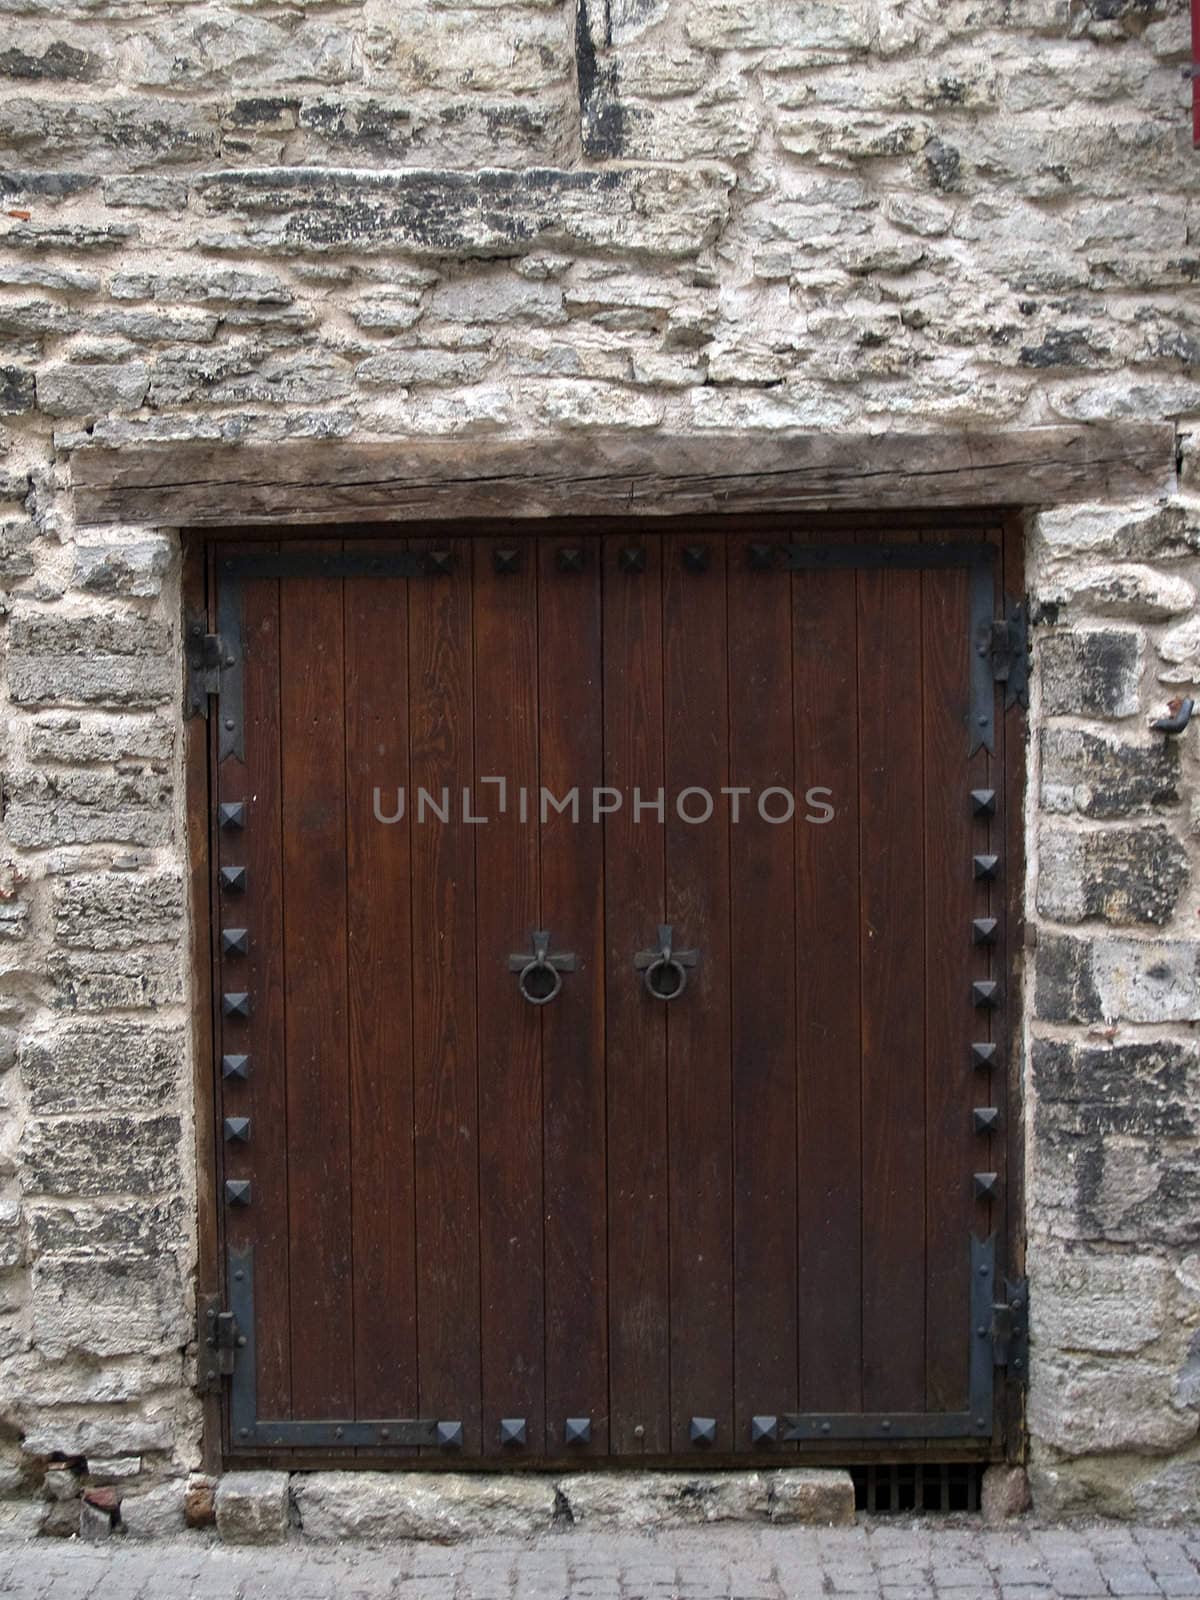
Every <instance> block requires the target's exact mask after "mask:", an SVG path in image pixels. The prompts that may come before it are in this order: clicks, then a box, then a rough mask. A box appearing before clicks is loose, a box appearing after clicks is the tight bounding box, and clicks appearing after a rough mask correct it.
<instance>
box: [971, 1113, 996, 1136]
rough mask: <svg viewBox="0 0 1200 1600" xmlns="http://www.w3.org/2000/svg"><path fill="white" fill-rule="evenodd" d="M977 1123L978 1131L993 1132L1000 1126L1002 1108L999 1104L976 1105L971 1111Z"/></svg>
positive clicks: (976, 1130)
mask: <svg viewBox="0 0 1200 1600" xmlns="http://www.w3.org/2000/svg"><path fill="white" fill-rule="evenodd" d="M971 1117H972V1120H973V1121H974V1123H975V1132H976V1133H991V1132H992V1130H993V1129H994V1128H998V1127H999V1126H1000V1110H999V1107H998V1106H976V1107H975V1110H974V1111H973V1112H972V1113H971Z"/></svg>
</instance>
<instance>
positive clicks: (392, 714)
mask: <svg viewBox="0 0 1200 1600" xmlns="http://www.w3.org/2000/svg"><path fill="white" fill-rule="evenodd" d="M526 526H528V525H526ZM209 561H210V565H209V585H210V596H211V600H210V606H211V609H210V621H209V624H208V626H209V627H213V625H214V624H215V637H209V638H208V639H207V640H206V641H204V644H205V645H206V646H207V652H208V654H207V658H206V659H207V662H208V665H209V668H210V671H209V676H208V678H207V679H206V680H205V681H204V682H202V684H201V689H200V691H198V697H199V698H203V689H204V688H205V687H207V688H208V689H210V690H217V691H218V692H217V697H216V699H215V700H214V701H213V705H212V712H211V716H210V729H211V759H212V771H213V785H212V793H213V819H212V830H211V844H212V852H211V853H212V922H213V942H214V974H215V976H214V985H213V994H214V1026H215V1029H216V1034H217V1048H216V1052H215V1064H214V1079H215V1085H216V1095H217V1103H218V1115H217V1118H216V1130H217V1134H218V1139H217V1144H218V1147H219V1148H218V1151H217V1163H218V1172H217V1194H218V1199H219V1204H218V1213H219V1226H220V1235H221V1236H220V1254H221V1260H222V1262H223V1265H224V1269H225V1282H224V1284H223V1286H222V1290H223V1293H222V1299H221V1301H220V1306H219V1307H218V1306H217V1305H216V1304H215V1303H214V1305H212V1306H210V1308H209V1309H210V1311H211V1312H212V1318H211V1319H210V1324H211V1329H215V1330H216V1331H215V1332H212V1333H211V1344H210V1348H211V1349H214V1350H220V1353H221V1354H220V1364H221V1368H222V1370H223V1371H224V1373H225V1374H226V1379H227V1382H226V1384H225V1389H226V1392H227V1396H228V1405H227V1407H226V1413H225V1447H226V1450H227V1451H228V1453H230V1454H231V1455H241V1454H243V1453H250V1454H253V1455H255V1456H258V1457H265V1456H273V1457H278V1456H286V1455H288V1454H289V1453H297V1454H301V1455H311V1454H312V1453H314V1452H315V1453H317V1454H321V1455H324V1456H326V1457H327V1456H329V1455H331V1454H332V1455H336V1456H339V1457H340V1456H346V1457H350V1456H353V1455H354V1454H355V1453H361V1454H363V1455H366V1456H369V1457H370V1458H371V1459H374V1460H376V1461H377V1460H379V1459H381V1458H386V1459H394V1460H396V1461H405V1460H409V1459H419V1460H426V1459H429V1460H433V1459H453V1460H458V1461H466V1462H470V1461H472V1460H484V1459H486V1460H489V1461H493V1462H494V1461H497V1460H503V1459H508V1460H511V1461H514V1462H516V1461H524V1462H527V1463H537V1462H543V1461H552V1462H556V1463H557V1462H562V1461H566V1460H572V1459H574V1460H584V1461H586V1460H588V1459H597V1458H616V1459H618V1460H634V1459H654V1460H666V1459H676V1460H687V1461H690V1462H694V1461H696V1460H698V1459H700V1458H701V1457H704V1456H707V1457H708V1458H711V1459H718V1458H726V1457H733V1456H743V1455H745V1456H755V1455H764V1456H767V1455H775V1456H783V1457H786V1456H787V1455H789V1454H790V1455H793V1456H795V1455H796V1453H797V1452H798V1451H800V1452H804V1451H813V1450H821V1451H824V1452H825V1453H826V1454H827V1455H833V1456H837V1455H839V1454H840V1455H841V1456H842V1457H843V1458H844V1457H845V1456H847V1455H848V1454H851V1453H853V1451H854V1450H856V1449H858V1448H860V1447H861V1448H872V1449H875V1450H878V1449H880V1448H884V1449H888V1448H892V1447H894V1448H896V1449H897V1450H903V1449H908V1448H919V1447H922V1446H927V1445H928V1441H931V1440H932V1441H942V1443H940V1444H938V1445H935V1446H932V1447H931V1448H935V1449H936V1450H937V1451H938V1453H939V1454H944V1452H945V1449H946V1444H945V1441H951V1440H953V1441H958V1443H959V1444H962V1443H964V1442H965V1443H967V1444H970V1445H971V1446H972V1447H974V1448H977V1449H979V1450H982V1451H986V1449H987V1448H988V1447H989V1446H991V1445H992V1443H993V1441H994V1440H996V1439H998V1438H999V1428H1000V1424H999V1422H998V1418H999V1417H1000V1414H1001V1411H1002V1407H1001V1405H1000V1403H999V1402H1000V1391H999V1389H998V1388H997V1386H996V1385H995V1384H994V1381H993V1374H994V1370H995V1369H994V1364H993V1363H994V1359H995V1358H996V1355H995V1348H994V1340H993V1338H992V1331H993V1306H994V1305H995V1303H996V1301H997V1297H998V1296H1000V1297H1001V1298H1002V1292H1003V1282H1002V1271H1001V1269H1002V1268H1003V1267H1004V1266H1005V1264H1006V1263H1005V1260H1004V1254H1003V1251H1004V1240H1003V1217H1004V1201H1005V1184H1006V1178H1005V1167H1006V1163H1005V1150H1006V1142H1007V1127H1006V1100H1005V1067H1004V1059H1005V1057H1004V1051H1003V1049H1002V1048H1001V1043H1002V1036H1003V1035H1002V1028H1001V1023H1002V1020H1003V1016H1004V1008H1005V1003H1006V1002H1005V995H1004V987H1005V976H1006V974H1005V971H1004V967H1005V959H1006V958H1005V950H1006V942H1005V931H1006V919H1005V912H1004V903H1005V888H1004V885H1005V882H1006V879H1007V876H1008V871H1007V863H1006V861H1005V859H1004V848H1003V846H1002V844H1001V842H1000V841H1001V839H1002V836H1003V833H1004V818H1005V807H1006V799H1005V782H1004V777H1003V771H1002V767H1003V760H1002V758H1003V745H1004V717H1003V692H1002V689H1001V688H1000V687H998V686H997V685H996V684H995V682H994V669H995V666H996V661H995V645H996V638H995V629H994V626H993V625H994V622H995V618H996V617H997V616H998V615H999V616H1002V615H1003V612H1002V600H1001V596H1002V583H1001V579H1002V571H1003V541H1002V539H1001V536H1000V534H999V533H997V532H995V531H992V530H988V529H986V528H978V527H973V528H967V529H958V530H945V529H939V530H934V531H920V530H910V531H897V532H895V533H892V534H890V535H888V536H881V535H880V534H878V533H874V534H867V533H860V534H856V533H855V531H854V530H853V529H844V528H843V529H838V530H835V531H833V532H832V533H831V532H828V531H824V532H813V531H797V530H796V529H795V528H794V526H791V527H778V526H776V527H771V528H763V527H756V528H751V529H748V530H745V531H734V532H727V531H726V530H725V528H724V527H722V526H721V525H720V524H717V525H715V526H699V525H689V526H688V527H687V528H686V529H684V530H683V531H674V530H671V531H666V532H660V531H656V530H655V529H654V528H653V527H652V526H651V527H646V526H644V525H637V524H633V525H628V526H623V527H622V526H616V527H614V528H612V529H609V530H594V529H586V530H578V529H575V530H573V529H571V528H569V527H568V528H565V529H564V528H553V529H547V530H543V531H538V532H529V531H526V528H524V527H516V528H513V527H509V528H506V529H500V530H499V531H494V530H488V531H485V532H476V533H470V532H458V531H456V532H455V533H454V534H453V535H447V534H446V533H436V534H434V535H432V536H429V537H421V538H418V537H406V538H362V537H359V538H341V539H322V540H319V541H317V540H312V539H308V538H295V539H288V540H286V541H277V542H273V543H272V542H264V541H263V540H259V539H256V540H253V541H233V540H230V541H228V542H221V543H217V544H214V545H213V546H212V547H211V550H210V558H209ZM203 654H204V652H203V650H202V649H201V645H200V643H197V645H196V660H197V661H200V660H201V658H202V656H203ZM213 663H215V668H214V667H213ZM997 1233H999V1234H1000V1235H1001V1237H1000V1240H999V1249H1000V1255H999V1256H997V1238H996V1236H997ZM981 1318H983V1320H984V1322H986V1323H987V1337H986V1338H985V1337H984V1336H983V1332H982V1324H981V1322H980V1319H981ZM222 1347H223V1348H222ZM956 1447H957V1446H956Z"/></svg>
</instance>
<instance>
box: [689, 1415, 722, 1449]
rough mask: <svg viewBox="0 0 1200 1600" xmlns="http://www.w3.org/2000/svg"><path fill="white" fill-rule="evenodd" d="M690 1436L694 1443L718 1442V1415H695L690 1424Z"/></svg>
mask: <svg viewBox="0 0 1200 1600" xmlns="http://www.w3.org/2000/svg"><path fill="white" fill-rule="evenodd" d="M688 1438H689V1439H690V1440H691V1441H692V1443H693V1444H715V1443H716V1442H717V1419H716V1417H693V1418H692V1420H691V1423H690V1424H689V1426H688Z"/></svg>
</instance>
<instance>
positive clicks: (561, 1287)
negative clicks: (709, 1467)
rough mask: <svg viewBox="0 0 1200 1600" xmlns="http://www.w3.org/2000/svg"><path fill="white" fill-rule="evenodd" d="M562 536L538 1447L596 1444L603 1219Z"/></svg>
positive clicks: (574, 621) (548, 572) (548, 703)
mask: <svg viewBox="0 0 1200 1600" xmlns="http://www.w3.org/2000/svg"><path fill="white" fill-rule="evenodd" d="M566 544H567V541H565V540H563V539H561V538H554V539H540V540H539V541H538V552H539V554H538V682H539V695H540V704H539V709H538V731H539V737H540V761H539V765H540V781H541V787H542V790H543V793H548V794H550V795H553V796H554V797H555V799H556V800H557V801H559V802H563V801H565V800H566V797H568V796H569V795H571V794H572V793H574V794H575V795H576V809H575V810H574V811H572V810H571V809H570V808H568V809H567V810H566V811H562V812H560V811H559V810H558V809H557V806H551V805H549V804H546V805H543V806H542V807H541V808H540V811H539V816H540V837H541V876H542V913H543V917H544V924H543V925H548V926H549V927H550V928H551V931H552V932H556V931H558V930H559V929H560V926H561V938H562V941H563V945H564V947H565V948H567V949H569V950H571V951H573V952H574V953H575V955H576V956H577V958H578V970H577V971H576V972H575V973H573V974H570V975H569V976H568V977H567V978H566V979H565V980H564V981H565V984H566V986H567V988H568V990H569V993H567V994H564V995H562V996H560V1001H561V1002H562V1003H559V1001H555V1002H553V1003H552V1004H550V1005H548V1006H547V1007H546V1008H545V1010H544V1012H543V1014H542V1072H543V1095H544V1145H545V1161H546V1173H545V1181H546V1193H545V1218H546V1259H545V1290H546V1450H547V1454H549V1455H551V1456H554V1455H561V1454H564V1453H566V1446H565V1442H564V1437H563V1434H564V1422H565V1420H566V1418H567V1417H590V1418H591V1423H592V1428H591V1440H590V1442H589V1443H588V1444H586V1445H578V1444H576V1445H572V1446H571V1447H570V1453H571V1454H579V1455H584V1456H593V1455H604V1454H606V1453H607V1450H608V1327H607V1320H608V1319H607V1306H608V1242H607V1228H606V1220H605V1134H606V1129H605V1117H604V1107H605V1069H604V971H605V968H604V835H603V826H602V822H599V821H596V820H594V819H593V811H592V794H593V790H595V789H597V788H599V787H600V786H601V785H602V783H603V781H604V725H603V703H602V695H601V691H602V682H601V680H602V671H603V667H602V657H601V632H600V630H601V614H600V555H601V549H600V546H599V544H598V543H597V542H595V541H592V542H587V543H584V544H582V545H581V544H579V543H578V542H576V543H574V544H573V545H572V546H571V548H574V549H580V550H582V552H583V559H584V562H585V566H584V570H583V571H582V572H572V571H564V570H562V569H561V567H560V564H559V555H558V553H559V550H560V549H561V548H563V547H564V546H565V545H566Z"/></svg>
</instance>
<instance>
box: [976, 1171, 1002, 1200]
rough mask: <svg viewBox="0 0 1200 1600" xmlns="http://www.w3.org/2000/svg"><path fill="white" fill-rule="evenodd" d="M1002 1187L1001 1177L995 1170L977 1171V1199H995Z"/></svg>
mask: <svg viewBox="0 0 1200 1600" xmlns="http://www.w3.org/2000/svg"><path fill="white" fill-rule="evenodd" d="M999 1189H1000V1178H999V1175H998V1174H997V1173H995V1172H977V1173H976V1174H975V1198H976V1200H994V1199H995V1197H996V1195H997V1193H998V1192H999Z"/></svg>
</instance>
